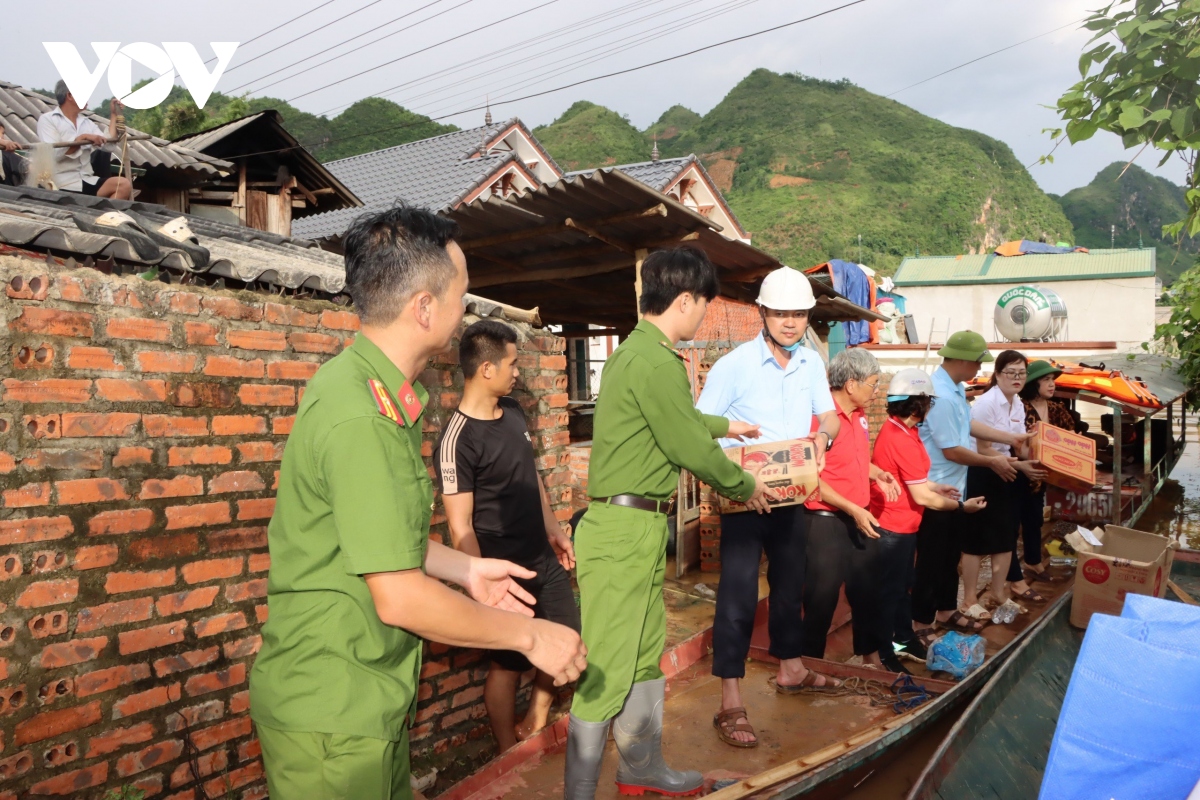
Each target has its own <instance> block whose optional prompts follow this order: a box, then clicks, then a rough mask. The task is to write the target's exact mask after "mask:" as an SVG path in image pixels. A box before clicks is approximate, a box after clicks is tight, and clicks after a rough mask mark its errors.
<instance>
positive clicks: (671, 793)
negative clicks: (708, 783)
mask: <svg viewBox="0 0 1200 800" xmlns="http://www.w3.org/2000/svg"><path fill="white" fill-rule="evenodd" d="M666 688H667V682H666V681H665V680H663V679H660V680H657V681H646V682H644V683H635V684H634V685H633V688H632V689H630V690H629V696H628V697H627V698H625V707H624V708H623V709H621V713H620V714H618V715H617V717H616V719H614V720H613V741H614V742H616V743H617V752H618V753H620V754H621V761H620V766H618V767H617V791H619V792H620V793H621V794H630V795H641V794H645V793H646V792H655V793H657V794H661V795H666V796H667V797H684V796H686V795H692V794H698V793H699V792H700V790H701V789H702V788H704V776H703V775H701V774H700V773H699V772H696V771H695V770H686V771H683V772H680V771H679V770H674V769H671V768H670V767H668V766H667V764H666V762H665V761H663V756H662V728H663V700H664V699H665V697H666Z"/></svg>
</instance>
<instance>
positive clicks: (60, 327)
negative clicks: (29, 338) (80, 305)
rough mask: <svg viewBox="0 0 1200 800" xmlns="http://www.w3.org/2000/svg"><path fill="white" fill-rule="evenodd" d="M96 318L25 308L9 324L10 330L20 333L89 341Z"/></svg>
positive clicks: (89, 315)
mask: <svg viewBox="0 0 1200 800" xmlns="http://www.w3.org/2000/svg"><path fill="white" fill-rule="evenodd" d="M95 319H96V317H95V316H94V315H92V314H84V313H82V312H79V311H56V310H54V309H49V308H37V307H35V306H26V307H25V308H22V309H21V315H20V316H19V317H17V318H16V319H14V320H13V321H12V322H10V323H9V325H8V327H9V329H10V330H13V331H19V332H21V333H44V334H46V335H48V336H73V337H75V338H77V339H90V338H92V336H93V335H95V331H94V330H93V328H92V323H93V322H94V321H95Z"/></svg>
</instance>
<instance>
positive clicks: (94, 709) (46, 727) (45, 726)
mask: <svg viewBox="0 0 1200 800" xmlns="http://www.w3.org/2000/svg"><path fill="white" fill-rule="evenodd" d="M99 721H100V701H99V700H93V701H92V702H90V703H88V704H87V705H83V706H76V707H75V708H64V709H61V710H59V711H43V712H42V713H41V714H36V715H34V716H32V717H30V718H29V719H27V720H24V721H23V722H19V723H17V726H16V728H14V729H13V744H15V745H16V746H17V747H20V746H22V745H26V744H30V743H31V742H40V741H43V740H45V739H50V738H53V737H55V736H58V735H60V734H63V733H70V732H71V731H77V730H79V729H80V728H86V727H87V726H89V725H95V724H96V723H97V722H99Z"/></svg>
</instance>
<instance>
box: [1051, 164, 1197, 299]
mask: <svg viewBox="0 0 1200 800" xmlns="http://www.w3.org/2000/svg"><path fill="white" fill-rule="evenodd" d="M1123 169H1125V162H1123V161H1117V162H1115V163H1112V164H1109V165H1108V166H1107V167H1105V168H1104V169H1102V170H1100V172H1099V173H1098V174H1097V175H1096V177H1095V178H1094V179H1093V180H1092V182H1091V183H1089V184H1088V185H1087V186H1081V187H1079V188H1078V189H1072V190H1071V191H1069V192H1067V193H1066V194H1065V195H1063V196H1062V197H1061V198H1060V199H1059V202H1060V203H1061V204H1062V207H1063V211H1065V212H1066V214H1067V218H1068V219H1070V220H1071V223H1072V224H1073V225H1074V226H1075V238H1076V243H1077V244H1081V245H1083V246H1084V247H1108V246H1110V244H1111V243H1112V242H1113V241H1114V238H1115V241H1116V246H1117V247H1138V246H1145V247H1153V248H1155V249H1156V250H1157V251H1158V255H1157V260H1158V277H1160V278H1162V279H1163V282H1164V283H1170V282H1171V281H1173V280H1175V278H1177V277H1179V274H1180V273H1181V272H1183V271H1184V270H1186V269H1187V268H1188V267H1190V266H1192V264H1193V263H1194V262H1195V260H1196V254H1197V253H1200V241H1197V240H1196V239H1185V240H1184V242H1183V246H1182V247H1179V246H1178V245H1177V244H1176V242H1175V241H1174V240H1173V239H1167V238H1165V237H1164V236H1163V232H1162V229H1163V225H1169V224H1170V223H1172V222H1177V221H1178V220H1181V219H1183V218H1184V216H1185V215H1186V214H1187V203H1186V202H1185V200H1184V189H1183V187H1182V186H1177V185H1176V184H1174V183H1171V182H1170V181H1169V180H1167V179H1166V178H1160V177H1158V176H1157V175H1152V174H1150V173H1149V172H1147V171H1146V170H1144V169H1142V168H1141V167H1139V166H1137V165H1136V164H1134V165H1133V166H1131V167H1129V169H1127V170H1125V174H1124V175H1121V170H1123ZM1118 176H1120V177H1119V178H1118ZM1114 225H1115V226H1116V233H1115V237H1114V233H1113V228H1112V226H1114Z"/></svg>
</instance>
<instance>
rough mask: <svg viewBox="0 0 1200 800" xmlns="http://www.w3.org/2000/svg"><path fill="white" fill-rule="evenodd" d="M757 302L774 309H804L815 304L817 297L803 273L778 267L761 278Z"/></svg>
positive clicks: (789, 268)
mask: <svg viewBox="0 0 1200 800" xmlns="http://www.w3.org/2000/svg"><path fill="white" fill-rule="evenodd" d="M758 304H759V305H760V306H762V307H764V308H770V309H773V310H775V311H806V310H808V309H810V308H812V307H813V306H815V305H816V304H817V298H816V297H814V296H813V290H812V285H811V284H810V283H809V282H808V278H807V277H805V275H804V273H802V272H800V271H799V270H794V269H792V268H791V267H780V268H779V269H777V270H774V271H773V272H771V273H770V274H768V275H767V277H765V278H763V282H762V288H761V289H759V290H758Z"/></svg>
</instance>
